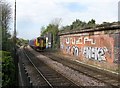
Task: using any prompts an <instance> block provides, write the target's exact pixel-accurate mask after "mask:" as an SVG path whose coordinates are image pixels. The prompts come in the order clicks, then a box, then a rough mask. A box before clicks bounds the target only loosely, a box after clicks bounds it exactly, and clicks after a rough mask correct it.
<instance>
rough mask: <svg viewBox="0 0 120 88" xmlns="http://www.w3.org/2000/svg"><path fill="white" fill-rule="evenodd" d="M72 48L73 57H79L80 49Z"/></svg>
mask: <svg viewBox="0 0 120 88" xmlns="http://www.w3.org/2000/svg"><path fill="white" fill-rule="evenodd" d="M72 48H73V55H74V56H78V55H79V48H78V47H75V46H73V47H72Z"/></svg>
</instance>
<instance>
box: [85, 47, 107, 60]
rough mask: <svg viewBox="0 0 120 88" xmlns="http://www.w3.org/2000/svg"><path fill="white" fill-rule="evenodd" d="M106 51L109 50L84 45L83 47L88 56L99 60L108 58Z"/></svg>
mask: <svg viewBox="0 0 120 88" xmlns="http://www.w3.org/2000/svg"><path fill="white" fill-rule="evenodd" d="M105 52H107V48H98V47H84V49H83V54H84V55H85V57H86V58H88V59H95V60H98V61H102V60H106V58H105Z"/></svg>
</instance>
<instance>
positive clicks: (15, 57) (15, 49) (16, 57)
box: [13, 0, 19, 86]
mask: <svg viewBox="0 0 120 88" xmlns="http://www.w3.org/2000/svg"><path fill="white" fill-rule="evenodd" d="M13 42H14V62H15V68H16V69H15V78H16V86H18V82H19V81H18V55H17V48H16V0H15V7H14V35H13Z"/></svg>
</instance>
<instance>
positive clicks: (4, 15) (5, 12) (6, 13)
mask: <svg viewBox="0 0 120 88" xmlns="http://www.w3.org/2000/svg"><path fill="white" fill-rule="evenodd" d="M0 17H1V18H0V26H1V27H0V30H1V31H2V50H5V51H7V50H10V48H9V47H10V44H9V43H8V42H9V41H10V40H9V39H10V37H11V35H10V33H9V24H10V20H11V6H10V5H9V4H8V3H6V2H5V1H3V0H1V1H0Z"/></svg>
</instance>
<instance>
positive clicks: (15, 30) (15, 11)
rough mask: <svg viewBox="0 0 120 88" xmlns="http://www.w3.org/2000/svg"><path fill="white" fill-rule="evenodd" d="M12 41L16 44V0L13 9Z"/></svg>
mask: <svg viewBox="0 0 120 88" xmlns="http://www.w3.org/2000/svg"><path fill="white" fill-rule="evenodd" d="M14 43H15V44H16V0H15V11H14Z"/></svg>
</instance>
